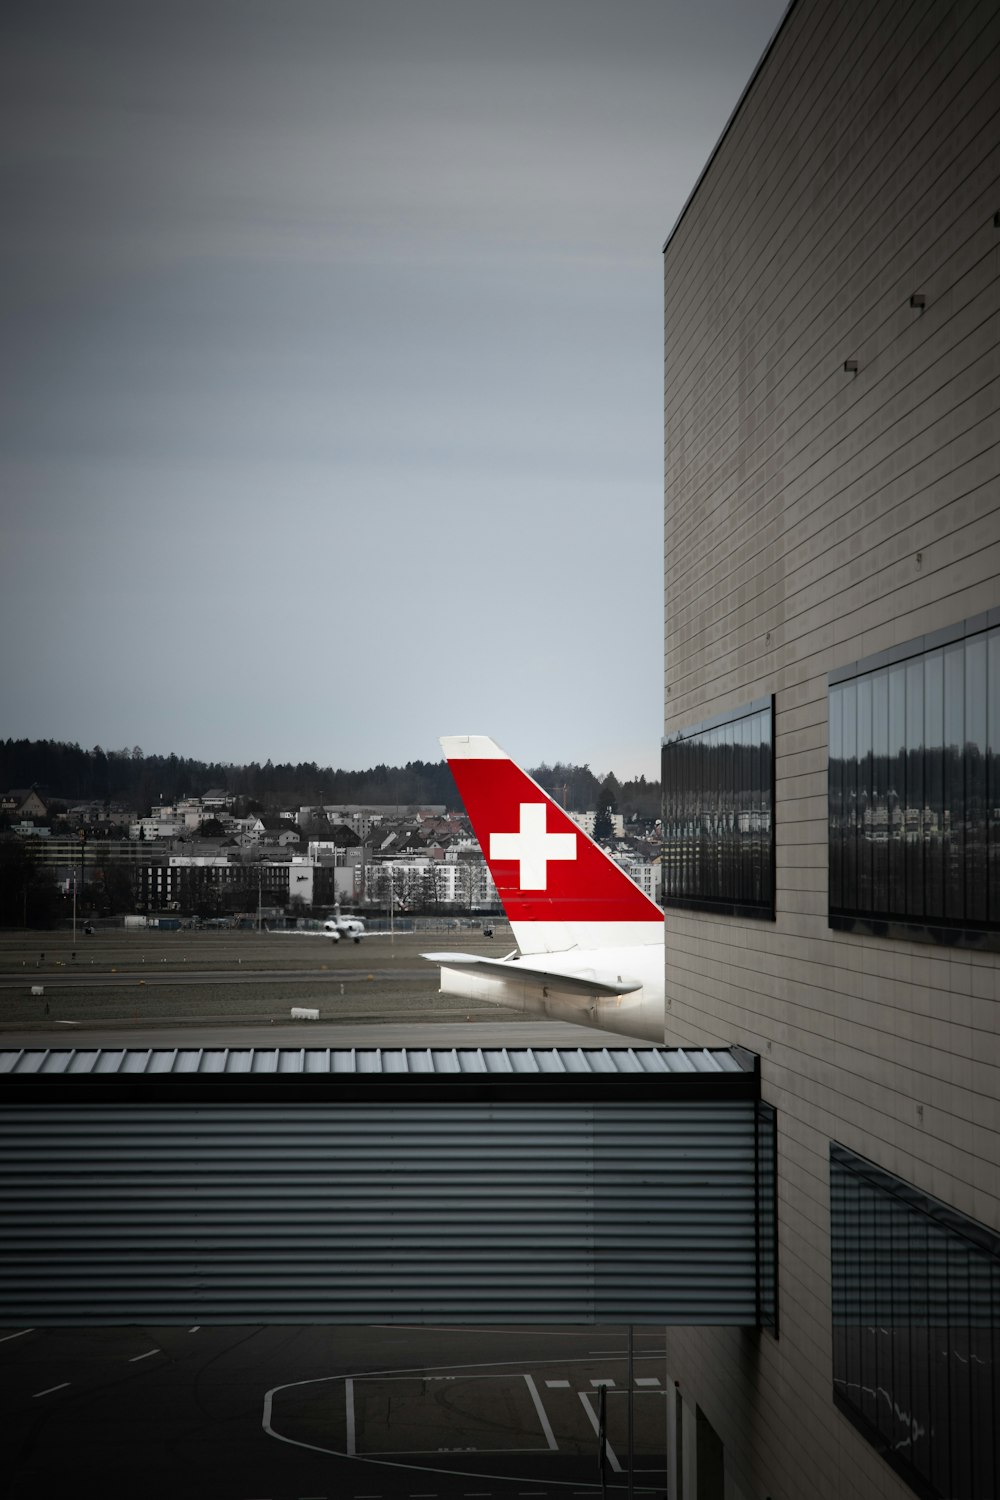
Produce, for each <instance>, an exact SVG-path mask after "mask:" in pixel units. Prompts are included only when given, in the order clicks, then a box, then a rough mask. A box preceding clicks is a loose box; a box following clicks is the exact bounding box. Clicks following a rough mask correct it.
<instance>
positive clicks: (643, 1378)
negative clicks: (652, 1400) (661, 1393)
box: [635, 1375, 660, 1385]
mask: <svg viewBox="0 0 1000 1500" xmlns="http://www.w3.org/2000/svg"><path fill="white" fill-rule="evenodd" d="M635 1383H636V1385H659V1383H660V1377H659V1375H637V1376H636V1377H635Z"/></svg>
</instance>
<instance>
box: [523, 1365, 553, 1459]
mask: <svg viewBox="0 0 1000 1500" xmlns="http://www.w3.org/2000/svg"><path fill="white" fill-rule="evenodd" d="M524 1383H525V1385H526V1386H527V1387H528V1394H529V1395H530V1396H531V1399H532V1401H533V1402H534V1403H535V1410H536V1412H537V1413H538V1420H539V1422H541V1424H542V1431H543V1432H544V1433H545V1440H546V1442H547V1443H548V1445H549V1450H550V1451H551V1452H553V1453H558V1451H559V1444H558V1443H557V1442H556V1435H555V1433H554V1432H553V1431H552V1428H551V1427H550V1425H549V1419H548V1417H547V1416H546V1414H545V1407H544V1406H543V1405H542V1398H541V1396H540V1395H539V1394H538V1387H537V1386H536V1384H535V1382H534V1380H533V1379H532V1377H531V1376H530V1375H525V1377H524Z"/></svg>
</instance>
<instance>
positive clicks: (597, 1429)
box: [577, 1391, 622, 1474]
mask: <svg viewBox="0 0 1000 1500" xmlns="http://www.w3.org/2000/svg"><path fill="white" fill-rule="evenodd" d="M577 1395H578V1396H579V1398H580V1400H581V1401H582V1403H583V1409H584V1411H585V1412H586V1413H587V1416H588V1417H589V1418H590V1425H591V1427H592V1428H593V1429H594V1434H595V1436H596V1437H597V1438H598V1439H600V1436H601V1424H600V1423H599V1422H598V1420H597V1413H596V1411H595V1410H594V1408H593V1407H592V1406H591V1404H590V1392H589V1391H577ZM604 1448H605V1452H606V1453H607V1455H608V1463H609V1464H610V1465H611V1467H612V1468H613V1469H614V1471H615V1473H616V1474H620V1473H621V1472H622V1466H621V1464H620V1463H619V1462H618V1458H617V1456H616V1454H615V1450H614V1449H613V1448H612V1446H611V1444H610V1443H609V1442H608V1441H607V1439H605V1444H604Z"/></svg>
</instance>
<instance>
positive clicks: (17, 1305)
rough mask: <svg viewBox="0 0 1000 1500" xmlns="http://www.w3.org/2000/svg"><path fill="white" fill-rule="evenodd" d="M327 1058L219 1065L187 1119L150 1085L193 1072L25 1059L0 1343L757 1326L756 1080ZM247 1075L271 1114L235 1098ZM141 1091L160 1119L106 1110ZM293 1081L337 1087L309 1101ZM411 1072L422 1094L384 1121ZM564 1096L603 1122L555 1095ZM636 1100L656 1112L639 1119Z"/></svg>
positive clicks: (102, 1059) (11, 1162)
mask: <svg viewBox="0 0 1000 1500" xmlns="http://www.w3.org/2000/svg"><path fill="white" fill-rule="evenodd" d="M323 1052H324V1049H316V1052H315V1053H313V1054H312V1056H311V1062H312V1065H313V1066H312V1067H311V1066H310V1055H308V1054H307V1053H306V1052H305V1051H304V1050H303V1051H302V1052H299V1051H298V1050H296V1051H295V1052H291V1051H289V1052H286V1053H280V1052H273V1053H267V1052H265V1053H261V1054H259V1055H254V1054H248V1053H247V1052H242V1053H240V1054H225V1055H223V1054H222V1053H216V1054H214V1057H213V1059H212V1061H213V1063H214V1064H215V1066H212V1067H210V1068H209V1070H208V1071H209V1072H210V1073H211V1074H212V1075H214V1081H213V1082H212V1086H211V1088H208V1089H207V1092H205V1093H204V1094H203V1096H201V1097H189V1096H188V1095H177V1096H173V1095H170V1094H168V1093H165V1092H163V1091H162V1090H161V1089H160V1088H159V1087H158V1086H157V1085H156V1084H155V1083H154V1082H153V1079H154V1078H158V1079H160V1080H163V1079H164V1078H167V1079H169V1078H170V1077H171V1076H174V1077H176V1071H177V1069H178V1066H179V1069H180V1072H181V1074H183V1075H184V1076H186V1077H188V1078H190V1077H191V1076H192V1074H195V1075H200V1078H201V1081H202V1083H206V1082H207V1080H206V1079H205V1073H204V1068H205V1057H206V1054H192V1055H191V1056H187V1057H183V1056H180V1055H174V1057H173V1059H172V1060H171V1059H170V1052H169V1049H166V1051H165V1052H161V1053H158V1054H155V1058H154V1054H152V1053H150V1054H146V1055H145V1056H144V1055H143V1054H141V1053H130V1054H117V1055H114V1054H94V1053H91V1054H87V1055H86V1056H85V1057H84V1056H82V1055H79V1054H76V1055H71V1054H63V1055H61V1056H57V1055H56V1054H21V1055H20V1056H19V1059H18V1060H17V1061H16V1062H15V1063H14V1064H13V1066H11V1065H8V1067H7V1069H6V1073H7V1077H8V1079H10V1078H11V1075H12V1074H13V1073H14V1072H15V1071H16V1072H18V1073H19V1075H20V1078H21V1081H22V1082H23V1083H25V1084H26V1085H27V1087H26V1088H24V1089H22V1090H21V1091H20V1093H19V1091H18V1088H17V1087H16V1086H15V1085H14V1083H13V1082H11V1083H10V1084H9V1086H8V1087H6V1088H5V1089H4V1091H3V1099H4V1101H5V1102H4V1103H3V1104H2V1105H0V1132H2V1154H0V1192H2V1194H3V1197H2V1200H0V1201H2V1202H3V1205H4V1211H3V1215H2V1220H0V1247H2V1254H0V1322H23V1321H30V1322H31V1323H33V1324H35V1325H39V1324H48V1325H59V1324H72V1323H78V1324H81V1323H82V1324H96V1323H132V1322H151V1323H181V1322H185V1321H188V1320H191V1321H197V1322H202V1323H210V1322H217V1323H244V1322H267V1323H282V1322H290V1323H296V1322H322V1323H362V1324H363V1323H370V1322H382V1323H384V1322H422V1321H425V1322H429V1321H434V1322H448V1323H456V1324H457V1323H468V1322H475V1321H477V1320H478V1321H489V1322H498V1323H506V1322H536V1323H553V1322H563V1323H621V1322H632V1323H644V1322H660V1323H679V1324H693V1323H716V1324H719V1323H721V1324H742V1325H753V1324H755V1323H757V1322H758V1321H759V1308H760V1300H761V1299H760V1287H759V1285H758V1249H759V1243H760V1212H759V1207H758V1198H759V1194H760V1176H761V1173H760V1154H759V1129H758V1130H755V1107H756V1106H755V1099H754V1098H753V1096H752V1095H753V1091H752V1090H749V1089H743V1091H742V1096H740V1086H741V1085H742V1084H743V1083H750V1082H751V1081H752V1080H751V1078H750V1077H749V1076H748V1075H747V1073H746V1063H745V1059H744V1061H743V1062H742V1063H741V1062H740V1061H735V1062H734V1060H733V1057H732V1055H731V1054H728V1053H727V1054H723V1056H724V1057H725V1059H726V1062H725V1063H724V1064H720V1063H718V1062H717V1061H714V1059H715V1057H716V1056H717V1055H716V1054H712V1055H711V1058H712V1060H711V1061H710V1060H709V1059H708V1057H707V1056H703V1057H701V1058H700V1059H699V1060H698V1062H697V1063H692V1062H690V1061H686V1062H685V1061H681V1060H680V1059H678V1057H677V1055H676V1054H666V1053H664V1052H663V1051H662V1049H660V1051H659V1052H657V1051H656V1050H655V1049H648V1050H647V1051H644V1052H641V1053H637V1054H634V1055H632V1056H631V1057H630V1058H626V1057H625V1056H624V1052H625V1049H622V1051H621V1052H619V1051H618V1050H613V1051H612V1052H611V1053H607V1052H605V1051H604V1049H593V1051H590V1049H588V1052H589V1055H588V1054H587V1053H582V1052H581V1053H578V1052H575V1051H574V1052H573V1053H567V1054H565V1055H564V1056H560V1055H558V1054H553V1053H544V1054H539V1055H536V1056H534V1057H529V1055H528V1049H524V1050H523V1051H521V1052H519V1053H518V1054H517V1055H516V1056H511V1055H510V1054H506V1053H504V1054H502V1055H501V1054H499V1053H498V1054H495V1055H492V1056H491V1057H490V1058H487V1057H486V1056H484V1054H482V1053H480V1054H478V1055H477V1054H475V1053H472V1052H458V1053H447V1054H446V1053H438V1054H434V1055H432V1054H430V1053H426V1052H421V1053H419V1054H416V1053H410V1054H409V1055H408V1056H406V1057H403V1056H401V1055H400V1054H393V1055H392V1056H391V1057H390V1055H389V1054H380V1055H379V1056H378V1057H376V1056H375V1055H374V1054H371V1053H369V1054H366V1055H361V1054H359V1055H357V1056H356V1057H354V1059H353V1062H352V1063H351V1064H350V1065H349V1066H345V1060H344V1055H343V1054H335V1055H333V1056H331V1055H329V1054H327V1055H326V1056H321V1054H322V1053H323ZM667 1058H669V1059H670V1062H669V1063H668V1062H667V1061H665V1059H667ZM6 1061H7V1062H8V1064H10V1057H9V1056H8V1058H7V1059H6ZM151 1061H154V1068H153V1071H152V1073H151V1072H150V1069H149V1064H150V1062H151ZM261 1061H263V1063H264V1071H265V1073H266V1074H267V1075H269V1078H270V1092H268V1091H267V1090H265V1093H264V1095H263V1096H262V1097H260V1098H258V1097H257V1096H256V1094H252V1095H251V1096H249V1097H244V1095H243V1094H242V1093H240V1094H238V1095H236V1096H233V1095H232V1094H231V1093H229V1092H228V1091H227V1088H226V1086H225V1085H226V1080H227V1078H228V1079H232V1078H233V1077H236V1078H238V1077H239V1076H243V1077H248V1076H253V1075H254V1073H255V1071H256V1069H255V1064H258V1063H260V1062H261ZM338 1063H339V1065H340V1066H339V1069H338ZM155 1064H159V1066H156V1065H155ZM234 1064H235V1067H234V1066H233V1065H234ZM387 1064H388V1065H387ZM623 1064H624V1066H623ZM671 1064H672V1066H671ZM137 1072H138V1076H140V1077H141V1078H142V1079H145V1080H147V1082H149V1084H150V1094H149V1102H144V1099H143V1098H142V1097H141V1090H140V1097H137V1094H136V1089H135V1087H134V1083H132V1082H129V1083H128V1085H127V1087H126V1086H122V1087H121V1088H120V1089H119V1084H121V1083H122V1080H123V1077H124V1075H129V1077H130V1078H131V1079H133V1080H134V1078H135V1077H136V1076H137ZM289 1072H291V1073H296V1074H297V1075H298V1082H299V1084H300V1085H302V1084H303V1083H304V1081H305V1079H306V1078H307V1077H308V1076H309V1075H310V1074H312V1075H313V1076H315V1075H316V1074H317V1073H318V1074H319V1075H320V1076H321V1077H322V1078H323V1079H324V1080H326V1081H329V1080H330V1079H331V1078H332V1077H334V1075H336V1076H337V1077H338V1078H339V1079H340V1083H341V1084H344V1086H345V1087H344V1088H342V1089H341V1092H340V1093H339V1094H338V1093H337V1091H336V1090H334V1092H333V1093H332V1094H330V1095H329V1096H326V1095H324V1097H322V1098H309V1099H307V1100H302V1101H299V1100H297V1099H296V1097H295V1095H294V1094H290V1093H288V1092H285V1091H284V1090H282V1089H281V1088H280V1087H279V1085H280V1084H281V1082H282V1080H283V1077H284V1076H285V1075H287V1074H288V1073H289ZM489 1072H492V1073H493V1075H494V1077H493V1083H494V1084H495V1085H496V1089H497V1092H496V1093H495V1094H494V1095H493V1096H492V1097H489V1096H488V1097H483V1090H482V1085H483V1080H484V1076H485V1075H486V1074H487V1073H489ZM692 1072H695V1073H701V1075H702V1085H701V1086H702V1094H701V1096H699V1097H698V1098H692V1097H688V1094H687V1089H688V1082H689V1080H688V1079H687V1078H685V1077H684V1076H683V1075H685V1074H690V1073H692ZM359 1073H360V1074H364V1075H365V1076H366V1077H367V1078H368V1079H369V1081H370V1082H371V1083H372V1085H373V1091H371V1092H367V1093H363V1094H360V1095H359V1094H358V1092H357V1090H356V1088H355V1080H356V1078H357V1075H358V1074H359ZM401 1073H402V1074H405V1075H406V1079H405V1081H406V1082H407V1083H408V1084H410V1085H413V1084H417V1085H418V1087H416V1088H412V1087H411V1088H410V1089H409V1091H408V1092H406V1093H405V1094H404V1095H402V1096H400V1095H398V1094H393V1095H392V1098H391V1100H387V1099H383V1098H382V1097H381V1093H380V1091H384V1090H385V1088H386V1087H387V1086H388V1085H389V1084H390V1081H391V1079H392V1078H393V1077H398V1076H399V1075H400V1074H401ZM741 1073H742V1074H743V1076H742V1077H734V1075H739V1074H741ZM42 1074H45V1075H47V1078H48V1080H49V1081H48V1082H43V1081H41V1075H42ZM415 1074H422V1075H423V1077H424V1079H425V1080H426V1081H425V1082H423V1083H421V1081H420V1078H418V1077H416V1076H415ZM83 1075H86V1081H87V1082H88V1083H91V1084H94V1085H95V1089H94V1091H91V1092H89V1093H87V1092H86V1091H84V1092H83V1093H81V1091H80V1086H79V1084H78V1080H79V1079H80V1078H81V1077H82V1076H83ZM515 1075H516V1076H517V1078H518V1079H519V1082H518V1089H517V1092H516V1095H515V1096H512V1094H511V1087H510V1079H511V1078H512V1077H514V1076H515ZM574 1078H575V1079H576V1080H577V1081H579V1080H580V1079H581V1078H583V1079H584V1080H589V1083H588V1085H587V1086H588V1087H589V1086H593V1087H594V1089H595V1090H596V1097H594V1098H593V1099H581V1098H579V1097H578V1094H577V1092H573V1093H571V1094H569V1095H567V1094H565V1093H563V1092H561V1085H562V1084H563V1083H566V1082H572V1080H573V1079H574ZM651 1078H655V1079H657V1080H659V1082H658V1084H657V1087H659V1088H660V1089H661V1096H660V1097H656V1096H648V1095H645V1094H644V1095H643V1097H632V1096H633V1095H634V1094H638V1093H642V1092H643V1086H644V1085H649V1084H650V1081H651ZM32 1080H35V1081H32ZM108 1081H110V1086H111V1088H112V1093H111V1094H108V1093H106V1092H105V1088H104V1085H105V1082H108ZM466 1082H469V1083H472V1084H474V1085H475V1091H474V1092H470V1091H469V1090H467V1089H466V1090H464V1091H461V1090H460V1091H459V1092H457V1093H456V1092H455V1086H456V1085H457V1084H464V1083H466ZM324 1087H326V1083H324ZM338 1087H340V1084H338ZM678 1089H680V1092H678ZM115 1090H117V1092H115ZM671 1091H673V1097H671V1096H670V1094H671ZM734 1091H735V1092H734ZM487 1093H488V1091H487Z"/></svg>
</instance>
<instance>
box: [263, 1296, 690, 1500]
mask: <svg viewBox="0 0 1000 1500" xmlns="http://www.w3.org/2000/svg"><path fill="white" fill-rule="evenodd" d="M385 1326H387V1327H388V1326H391V1325H388V1324H387V1325H385ZM448 1331H449V1332H450V1331H451V1330H448ZM606 1352H607V1351H605V1353H606ZM623 1353H624V1351H623ZM658 1357H659V1356H658V1353H657V1354H653V1355H645V1356H643V1355H640V1356H639V1358H640V1359H642V1358H646V1359H651V1358H658ZM537 1363H538V1364H547V1365H584V1364H589V1363H590V1360H589V1359H588V1358H585V1357H583V1356H582V1355H581V1356H579V1357H577V1358H575V1359H548V1360H538V1361H537ZM524 1364H525V1361H524V1360H523V1359H502V1360H480V1361H477V1362H474V1363H471V1364H451V1365H411V1366H408V1367H406V1368H404V1369H392V1368H389V1369H386V1370H365V1371H363V1372H359V1371H357V1370H356V1371H355V1372H354V1374H353V1375H314V1376H312V1377H311V1378H310V1379H308V1380H286V1381H285V1382H284V1383H283V1384H282V1385H275V1386H272V1387H271V1389H270V1390H269V1391H266V1392H265V1393H264V1410H263V1412H262V1414H261V1426H262V1428H263V1429H264V1431H265V1432H266V1433H267V1435H268V1437H273V1438H276V1439H277V1440H278V1442H279V1443H288V1444H289V1446H290V1447H292V1448H305V1449H307V1450H308V1451H309V1452H310V1453H327V1454H329V1455H330V1456H331V1457H333V1458H347V1459H349V1460H350V1461H351V1462H352V1463H356V1464H369V1465H370V1466H371V1467H372V1468H379V1469H406V1470H407V1471H408V1472H410V1473H419V1474H447V1475H448V1476H450V1477H452V1478H455V1479H494V1478H495V1477H496V1476H495V1475H493V1474H483V1473H482V1472H481V1471H479V1470H476V1469H434V1468H432V1467H431V1466H430V1464H406V1463H400V1462H399V1461H398V1460H396V1459H388V1458H366V1457H364V1456H363V1455H361V1454H357V1453H353V1454H351V1453H346V1452H345V1451H344V1450H343V1449H341V1448H328V1447H322V1446H321V1445H320V1444H318V1443H306V1442H304V1441H303V1440H302V1439H301V1438H290V1437H286V1436H285V1434H284V1433H283V1432H279V1431H278V1430H277V1428H276V1427H274V1426H273V1424H272V1422H271V1416H272V1412H273V1410H274V1397H275V1396H277V1395H279V1394H280V1392H281V1391H290V1390H293V1389H295V1388H296V1387H298V1386H302V1385H322V1384H324V1383H325V1382H328V1381H332V1380H333V1381H335V1380H342V1381H344V1382H345V1384H346V1382H348V1381H350V1382H351V1383H352V1384H353V1382H354V1381H355V1380H357V1379H359V1378H360V1379H364V1380H374V1379H377V1378H379V1377H380V1376H385V1377H389V1378H395V1379H399V1378H400V1376H403V1375H428V1374H431V1373H432V1372H433V1371H436V1370H501V1369H504V1368H508V1367H517V1366H520V1367H521V1368H522V1369H523V1367H524ZM525 1378H528V1379H530V1377H525ZM536 1393H537V1388H536ZM578 1395H579V1397H580V1400H581V1401H582V1402H583V1405H584V1407H585V1409H586V1411H587V1415H588V1416H589V1418H590V1420H591V1423H592V1424H593V1425H594V1428H595V1431H596V1430H597V1416H596V1413H595V1412H594V1411H593V1410H592V1408H591V1407H590V1404H589V1398H588V1395H587V1393H586V1392H585V1391H580V1392H578ZM557 1451H558V1450H557ZM607 1452H608V1457H609V1461H610V1463H611V1465H612V1468H614V1469H616V1470H617V1471H618V1472H619V1473H621V1472H622V1470H621V1465H620V1464H619V1462H618V1460H617V1458H616V1457H615V1456H614V1455H613V1454H612V1450H611V1446H610V1444H609V1445H608V1448H607ZM503 1477H504V1481H505V1482H506V1483H508V1484H537V1483H538V1480H537V1477H536V1476H535V1475H527V1474H505V1475H504V1476H503ZM546 1483H547V1484H548V1485H549V1487H550V1488H553V1487H555V1488H558V1489H571V1488H573V1487H574V1486H576V1487H577V1491H576V1492H577V1493H578V1494H579V1493H580V1490H579V1484H580V1481H579V1479H547V1480H546ZM634 1489H635V1493H636V1494H637V1495H655V1494H662V1493H663V1487H662V1485H660V1486H657V1485H648V1486H641V1485H636V1486H635V1487H634Z"/></svg>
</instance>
